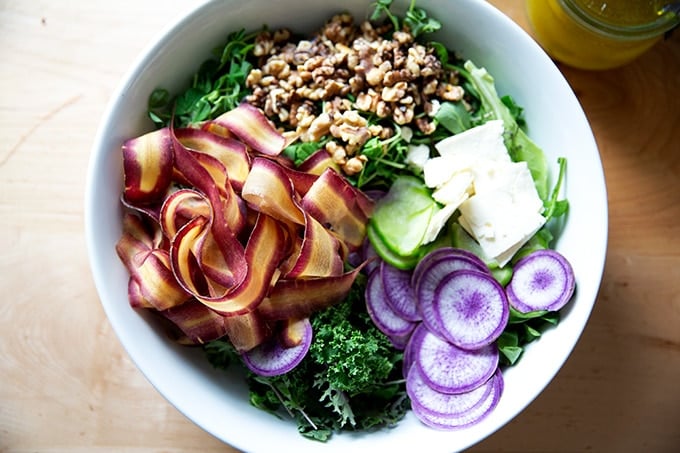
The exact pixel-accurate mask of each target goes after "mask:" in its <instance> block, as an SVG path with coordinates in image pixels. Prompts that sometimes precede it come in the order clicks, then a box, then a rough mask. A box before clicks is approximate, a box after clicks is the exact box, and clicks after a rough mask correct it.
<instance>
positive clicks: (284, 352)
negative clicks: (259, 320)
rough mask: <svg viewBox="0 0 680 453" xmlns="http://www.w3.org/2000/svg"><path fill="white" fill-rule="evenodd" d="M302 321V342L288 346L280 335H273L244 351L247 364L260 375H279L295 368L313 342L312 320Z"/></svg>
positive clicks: (244, 360)
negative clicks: (283, 342)
mask: <svg viewBox="0 0 680 453" xmlns="http://www.w3.org/2000/svg"><path fill="white" fill-rule="evenodd" d="M300 322H301V323H302V331H301V338H300V343H299V344H298V345H297V346H293V347H290V348H287V347H285V346H284V345H283V344H282V343H281V341H280V338H279V337H278V336H273V337H271V338H270V339H269V340H267V341H266V342H264V343H261V344H259V345H258V346H256V347H255V348H253V349H251V350H249V351H246V352H244V353H243V355H242V358H243V362H244V363H245V364H246V366H247V367H248V368H249V369H250V370H251V371H252V372H253V373H256V374H258V375H260V376H278V375H280V374H285V373H287V372H289V371H290V370H292V369H293V368H295V367H296V366H297V365H298V364H299V363H300V362H301V361H302V359H304V357H305V355H306V354H307V351H309V347H310V346H311V344H312V324H311V322H310V321H309V319H308V318H305V319H304V320H302V321H300ZM297 327H300V326H297Z"/></svg>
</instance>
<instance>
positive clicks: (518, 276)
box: [506, 249, 576, 313]
mask: <svg viewBox="0 0 680 453" xmlns="http://www.w3.org/2000/svg"><path fill="white" fill-rule="evenodd" d="M575 288H576V279H575V278H574V270H573V269H572V267H571V264H569V261H567V259H566V258H565V257H564V256H562V255H561V254H560V253H559V252H556V251H555V250H548V249H546V250H537V251H535V252H532V253H531V254H529V255H527V256H525V257H524V258H522V259H521V260H519V261H518V262H517V264H515V267H514V273H513V276H512V280H510V283H509V284H508V286H507V288H506V291H507V295H508V300H509V302H510V305H512V306H513V307H514V308H515V309H517V310H518V311H520V312H522V313H527V312H530V311H536V310H548V311H557V310H559V309H560V308H562V307H564V306H565V305H566V304H567V302H569V300H570V299H571V296H572V295H573V294H574V290H575Z"/></svg>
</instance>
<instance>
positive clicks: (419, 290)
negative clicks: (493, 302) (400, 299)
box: [412, 255, 486, 338]
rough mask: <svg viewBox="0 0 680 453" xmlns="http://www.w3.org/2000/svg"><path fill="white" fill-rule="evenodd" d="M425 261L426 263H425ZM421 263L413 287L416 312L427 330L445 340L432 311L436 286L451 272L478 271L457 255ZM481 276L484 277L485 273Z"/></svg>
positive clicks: (473, 265)
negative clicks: (419, 273)
mask: <svg viewBox="0 0 680 453" xmlns="http://www.w3.org/2000/svg"><path fill="white" fill-rule="evenodd" d="M426 260H427V262H425V261H426ZM423 262H425V267H423V268H421V275H420V278H418V280H417V281H416V282H415V286H414V292H415V295H416V300H417V307H418V311H419V312H420V316H421V318H422V320H423V322H424V323H425V325H427V327H428V329H430V330H431V331H432V332H433V333H435V334H436V335H439V336H440V337H441V338H446V336H445V333H444V329H443V326H442V325H441V322H440V320H439V318H438V316H437V315H436V313H435V310H434V298H435V296H434V294H435V290H436V289H437V286H439V284H440V283H441V281H442V280H443V279H444V278H446V277H447V276H448V275H450V274H451V273H452V272H455V271H459V270H469V271H476V272H480V271H479V270H478V269H477V266H476V265H475V264H474V262H472V261H471V260H469V259H467V258H464V257H461V256H457V255H448V256H445V257H440V258H435V259H432V260H429V259H427V258H425V259H423V260H422V261H421V262H420V263H419V265H421V264H422V263H423ZM480 273H482V272H480ZM482 274H483V275H486V274H485V273H482ZM412 281H413V280H412Z"/></svg>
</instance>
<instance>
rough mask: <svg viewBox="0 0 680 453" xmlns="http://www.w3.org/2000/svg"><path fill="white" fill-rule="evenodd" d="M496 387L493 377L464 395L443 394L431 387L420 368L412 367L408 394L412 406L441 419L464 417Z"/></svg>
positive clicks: (408, 379) (407, 383) (407, 380)
mask: <svg viewBox="0 0 680 453" xmlns="http://www.w3.org/2000/svg"><path fill="white" fill-rule="evenodd" d="M493 386H494V380H493V377H491V378H489V379H487V381H486V382H484V383H483V384H482V385H480V386H479V387H477V388H475V389H472V390H470V391H469V392H464V393H442V392H438V391H437V390H435V389H433V388H432V387H430V386H429V385H428V384H427V382H426V381H425V379H424V378H423V374H422V372H421V371H420V368H418V367H412V368H411V369H410V371H409V374H408V377H407V379H406V393H407V394H408V396H409V398H410V399H411V404H412V405H418V406H420V409H421V411H422V412H427V413H429V414H431V415H436V416H440V417H442V416H443V417H446V416H454V415H463V414H464V413H466V412H468V411H469V410H471V409H473V408H474V407H475V406H477V405H478V404H479V403H481V402H482V400H483V399H484V398H486V396H488V394H489V392H491V389H492V388H493Z"/></svg>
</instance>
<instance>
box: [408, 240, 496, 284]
mask: <svg viewBox="0 0 680 453" xmlns="http://www.w3.org/2000/svg"><path fill="white" fill-rule="evenodd" d="M449 257H463V259H464V261H468V263H469V264H474V265H475V266H476V267H477V268H479V270H480V271H482V272H489V268H488V267H487V265H486V264H484V261H482V259H481V258H479V257H478V256H477V255H475V254H474V253H472V252H470V251H468V250H464V249H459V248H455V247H440V248H438V249H434V250H433V251H431V252H430V253H428V254H427V255H425V256H424V257H423V259H422V260H420V261H419V262H418V264H417V265H416V267H415V269H413V273H412V277H411V284H412V285H413V286H414V287H415V286H416V283H417V281H418V280H419V279H420V277H421V275H422V274H423V272H425V271H427V270H428V269H429V268H430V267H431V266H432V264H433V263H434V262H435V261H438V260H440V259H442V258H449Z"/></svg>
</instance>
